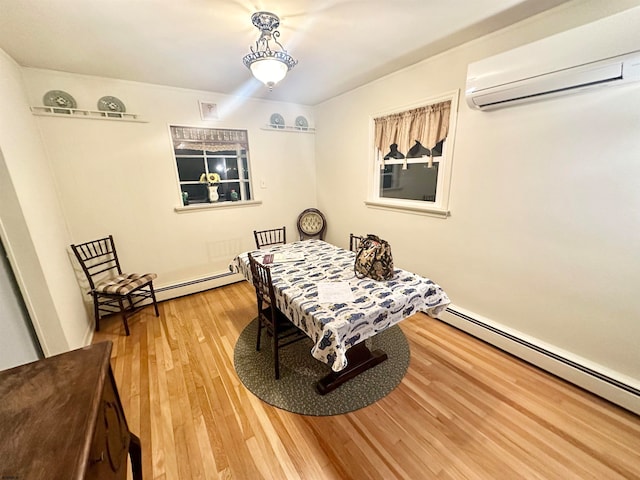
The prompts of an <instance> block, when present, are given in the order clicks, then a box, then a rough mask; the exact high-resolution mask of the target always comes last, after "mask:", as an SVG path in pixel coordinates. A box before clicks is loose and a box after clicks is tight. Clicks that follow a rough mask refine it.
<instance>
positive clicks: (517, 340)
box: [447, 308, 640, 397]
mask: <svg viewBox="0 0 640 480" xmlns="http://www.w3.org/2000/svg"><path fill="white" fill-rule="evenodd" d="M447 313H450V314H451V315H455V316H456V317H459V318H461V319H463V320H465V321H467V322H470V323H473V324H474V325H476V326H478V327H480V328H483V329H485V330H487V331H490V332H491V333H494V334H496V335H500V336H501V337H504V338H506V339H508V340H510V341H512V342H515V343H518V344H520V345H522V346H524V347H526V348H529V349H531V350H534V351H535V352H537V353H540V354H542V355H545V356H546V357H549V358H551V359H553V360H555V361H557V362H560V363H563V364H564V365H567V366H569V367H571V368H575V369H576V370H579V371H581V372H582V373H585V374H587V375H590V376H592V377H594V378H597V379H598V380H600V381H602V382H606V383H608V384H609V385H612V386H614V387H617V388H619V389H621V390H624V391H625V392H628V393H630V394H632V395H635V396H637V397H640V390H638V389H637V388H634V387H632V386H631V385H627V384H626V383H622V382H620V381H618V380H616V379H615V378H611V377H609V376H607V375H604V374H602V373H600V372H597V371H596V370H593V369H591V368H588V367H585V366H584V365H581V364H579V363H576V362H574V361H572V360H569V359H568V358H565V357H563V356H561V355H558V354H556V353H553V352H551V351H549V350H547V349H545V348H542V347H540V346H538V345H535V344H533V343H531V342H528V341H526V340H523V339H522V338H519V337H516V336H515V335H512V334H510V333H507V332H504V331H502V330H500V329H498V328H496V327H493V326H491V325H487V324H486V323H484V322H481V321H480V320H478V319H476V318H473V317H470V316H469V315H465V314H464V313H461V312H458V311H456V310H454V309H452V308H447ZM498 348H499V347H498Z"/></svg>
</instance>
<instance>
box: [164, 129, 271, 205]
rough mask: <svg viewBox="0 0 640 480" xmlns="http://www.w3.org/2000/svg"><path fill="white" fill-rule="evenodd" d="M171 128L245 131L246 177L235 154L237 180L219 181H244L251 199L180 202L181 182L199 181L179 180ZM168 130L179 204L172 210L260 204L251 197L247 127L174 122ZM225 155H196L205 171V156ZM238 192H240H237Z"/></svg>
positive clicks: (252, 192) (252, 195)
mask: <svg viewBox="0 0 640 480" xmlns="http://www.w3.org/2000/svg"><path fill="white" fill-rule="evenodd" d="M172 128H184V129H193V130H220V131H223V132H224V131H230V132H231V131H243V132H245V135H246V136H247V141H246V159H247V177H248V178H247V179H243V173H244V170H243V168H242V164H241V161H240V158H241V156H240V155H239V152H238V155H237V162H238V163H237V164H238V169H239V172H238V175H239V179H238V180H222V181H221V182H220V183H221V184H222V183H234V182H235V183H240V185H241V187H242V184H243V183H246V184H247V186H248V189H249V191H250V193H251V197H252V199H250V200H245V199H242V198H241V199H240V200H238V201H222V202H219V203H194V204H190V205H183V202H182V187H181V184H182V183H194V184H195V183H200V182H196V181H193V182H189V181H186V182H185V181H181V180H180V174H179V172H178V160H177V156H176V152H175V148H174V143H173V142H174V139H173V134H172V131H171V129H172ZM168 130H169V138H170V141H171V154H172V157H173V165H174V168H175V175H176V177H175V178H176V187H177V193H178V198H179V202H180V203H179V205H180V206H178V207H175V208H174V210H175V211H176V212H178V213H182V212H188V211H197V210H204V209H210V208H227V207H239V206H247V205H260V204H261V203H262V202H261V201H259V200H255V199H253V197H254V196H255V191H254V189H253V182H252V176H251V161H250V159H249V140H248V135H249V131H248V130H247V129H243V128H221V127H209V126H202V125H175V124H170V125H168ZM194 141H196V142H197V141H198V140H197V139H194ZM218 156H219V157H225V156H226V155H215V154H213V155H205V154H204V152H203V155H202V157H201V156H200V155H196V157H197V158H203V160H204V164H203V167H204V169H205V170H206V173H209V170H208V166H207V163H208V162H207V160H206V159H207V158H213V157H218ZM239 193H240V192H239Z"/></svg>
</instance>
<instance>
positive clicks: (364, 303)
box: [230, 239, 450, 394]
mask: <svg viewBox="0 0 640 480" xmlns="http://www.w3.org/2000/svg"><path fill="white" fill-rule="evenodd" d="M248 253H251V254H252V256H253V257H254V258H256V259H257V260H258V261H261V262H263V263H264V262H265V261H269V260H271V261H272V262H273V263H270V268H271V277H272V282H273V285H274V289H275V293H276V304H277V307H278V308H279V309H280V310H281V311H282V312H283V313H284V314H285V315H286V316H287V317H288V318H289V319H290V320H291V321H292V322H293V323H294V324H295V325H296V326H297V327H298V328H300V329H301V330H302V331H304V332H305V333H306V334H307V335H308V336H309V337H310V338H311V339H312V340H313V342H314V346H313V348H312V349H311V355H312V356H313V357H314V358H316V359H318V360H319V361H321V362H324V363H326V364H327V365H329V366H330V367H331V370H332V372H331V373H330V374H329V375H327V376H326V377H323V378H322V379H320V380H319V381H318V383H317V385H316V389H317V391H318V392H319V393H320V394H325V393H328V392H330V391H331V390H334V389H335V388H337V387H338V386H340V385H341V384H343V383H344V382H345V381H347V380H349V379H351V378H353V377H354V376H356V375H358V374H360V373H362V372H363V371H366V370H368V369H369V368H372V367H374V366H376V365H378V364H379V363H381V362H383V361H384V360H386V359H387V354H386V353H385V352H383V351H381V350H374V351H371V350H369V348H368V347H367V346H366V344H365V340H366V339H368V338H370V337H372V336H374V335H376V334H377V333H379V332H381V331H383V330H386V329H387V328H389V327H391V326H393V325H395V324H397V323H398V322H400V321H401V320H403V319H405V318H407V317H410V316H412V315H414V314H416V313H418V312H424V313H426V314H427V315H429V316H431V317H434V318H437V316H438V314H440V313H441V312H443V311H444V310H445V309H446V308H447V306H448V305H449V303H450V301H449V297H448V296H447V294H446V293H445V292H444V290H443V289H442V288H441V287H440V286H439V285H437V284H436V283H434V282H433V281H432V280H430V279H428V278H425V277H422V276H420V275H416V274H414V273H411V272H408V271H406V270H402V269H399V268H396V269H395V270H394V275H393V277H392V278H391V279H389V280H384V281H376V280H372V279H370V278H367V277H365V278H358V277H357V276H356V274H355V271H354V262H355V253H354V252H351V251H349V250H345V249H342V248H339V247H337V246H335V245H332V244H330V243H327V242H324V241H322V240H317V239H311V240H304V241H297V242H292V243H287V244H283V245H272V246H269V247H268V248H265V249H263V250H255V251H251V252H244V253H241V254H239V255H238V256H236V257H235V258H234V259H233V261H232V262H231V264H230V269H231V270H232V271H234V272H238V273H241V274H242V275H243V276H244V277H245V278H246V279H247V280H248V281H249V282H251V269H250V268H249V258H248ZM335 286H338V287H341V288H342V290H346V297H344V298H341V297H340V296H338V297H335V296H334V297H326V296H325V295H323V293H324V292H326V291H327V288H329V289H330V290H329V291H331V288H332V287H335ZM349 291H350V292H349Z"/></svg>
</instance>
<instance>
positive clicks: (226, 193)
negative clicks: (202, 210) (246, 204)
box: [218, 182, 245, 202]
mask: <svg viewBox="0 0 640 480" xmlns="http://www.w3.org/2000/svg"><path fill="white" fill-rule="evenodd" d="M232 190H235V192H236V193H237V194H238V199H239V200H245V199H244V198H243V199H241V198H240V183H238V182H229V183H221V184H220V186H219V187H218V195H220V201H221V202H222V201H231V191H232Z"/></svg>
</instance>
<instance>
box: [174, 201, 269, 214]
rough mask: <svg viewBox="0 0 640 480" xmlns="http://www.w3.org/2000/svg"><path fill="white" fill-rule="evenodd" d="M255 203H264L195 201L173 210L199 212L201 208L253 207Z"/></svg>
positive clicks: (257, 202) (260, 202)
mask: <svg viewBox="0 0 640 480" xmlns="http://www.w3.org/2000/svg"><path fill="white" fill-rule="evenodd" d="M255 205H262V201H261V200H247V201H238V202H220V203H195V204H193V205H187V206H183V207H175V208H174V209H173V210H174V212H176V213H188V212H198V211H201V210H211V209H216V208H238V207H252V206H255Z"/></svg>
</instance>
